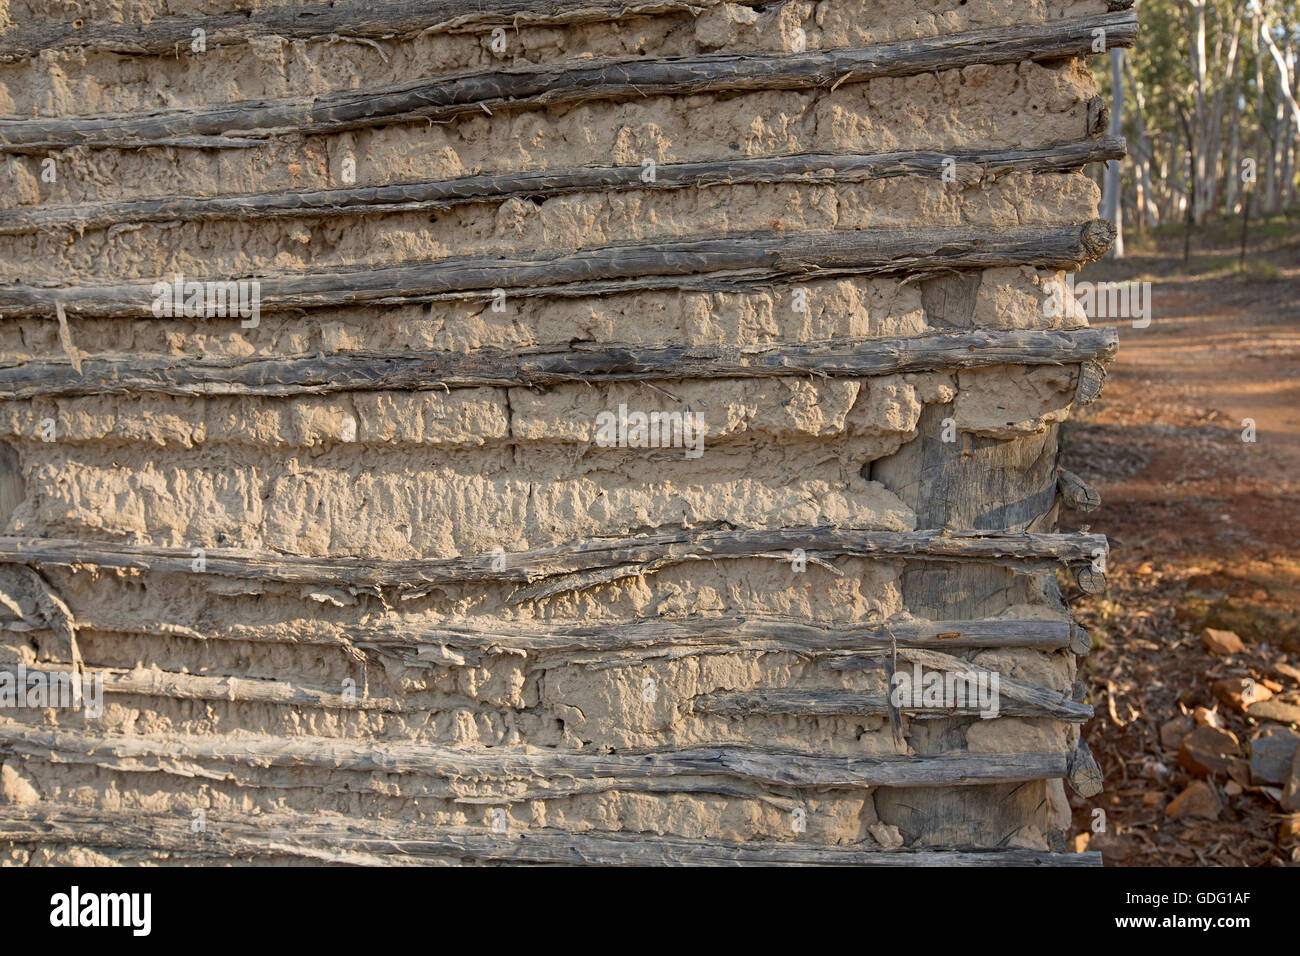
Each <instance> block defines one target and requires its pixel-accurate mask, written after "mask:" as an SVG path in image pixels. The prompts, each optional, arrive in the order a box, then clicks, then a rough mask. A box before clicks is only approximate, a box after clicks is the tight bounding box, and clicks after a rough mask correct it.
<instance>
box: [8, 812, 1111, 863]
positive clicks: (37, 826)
mask: <svg viewBox="0 0 1300 956" xmlns="http://www.w3.org/2000/svg"><path fill="white" fill-rule="evenodd" d="M205 824H206V825H205V828H204V831H203V832H202V833H194V832H193V830H192V828H191V817H190V815H189V813H188V812H185V811H180V810H178V811H177V812H175V813H170V814H168V813H156V812H146V811H141V810H130V809H122V810H100V809H89V808H85V807H73V806H67V805H58V804H40V805H37V806H26V807H18V806H9V807H2V808H0V841H2V842H9V843H15V844H28V845H33V844H34V845H50V844H59V843H67V844H74V845H77V846H83V847H97V848H102V849H148V850H156V851H159V852H164V853H168V854H169V855H170V854H173V853H176V854H183V855H186V856H187V858H188V857H197V858H213V859H248V858H263V859H265V858H290V859H292V858H295V857H298V858H303V859H309V860H315V861H319V862H322V863H333V864H342V865H347V864H353V863H371V864H380V863H382V864H385V865H394V864H400V863H404V862H410V863H420V862H426V861H428V862H471V863H493V862H502V863H556V864H569V865H595V866H613V865H634V866H664V865H691V864H694V865H707V866H743V865H773V864H786V865H818V864H820V865H838V866H892V867H908V866H977V867H981V866H1034V867H1042V866H1046V867H1056V866H1071V867H1073V866H1100V865H1101V854H1100V853H1044V852H1041V851H1035V850H977V849H971V850H955V849H929V850H895V851H881V850H878V849H875V848H874V847H872V846H817V845H810V844H809V843H806V842H805V843H800V842H796V841H790V842H776V841H772V842H766V841H753V840H750V841H746V842H743V843H739V842H732V841H723V840H691V839H685V838H681V837H671V836H656V835H652V834H645V833H617V832H599V831H597V832H587V833H567V832H564V831H560V830H553V829H530V830H524V831H515V832H513V833H506V834H496V833H491V832H489V831H488V830H487V828H486V827H484V828H478V829H475V828H470V827H442V828H439V827H430V826H428V825H423V824H406V823H395V822H392V821H388V820H379V819H358V818H356V817H335V816H333V815H320V814H311V815H308V814H299V813H270V814H261V815H259V816H257V817H256V818H255V819H250V818H249V817H247V816H233V817H232V816H225V815H223V814H216V813H209V814H208V815H207V818H206V821H205Z"/></svg>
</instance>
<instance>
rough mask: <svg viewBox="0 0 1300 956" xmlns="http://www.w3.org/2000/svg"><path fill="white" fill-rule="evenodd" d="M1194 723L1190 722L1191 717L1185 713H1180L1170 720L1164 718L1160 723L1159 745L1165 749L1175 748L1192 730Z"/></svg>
mask: <svg viewBox="0 0 1300 956" xmlns="http://www.w3.org/2000/svg"><path fill="white" fill-rule="evenodd" d="M1195 726H1196V725H1195V724H1194V723H1192V718H1190V717H1188V716H1187V715H1186V714H1180V715H1178V716H1177V717H1175V718H1173V719H1172V720H1166V721H1165V722H1164V723H1163V724H1161V725H1160V746H1161V747H1163V748H1164V749H1165V750H1171V751H1172V750H1177V749H1178V746H1179V745H1180V744H1181V743H1182V742H1183V738H1184V737H1186V736H1187V735H1188V734H1190V733H1191V732H1192V728H1193V727H1195Z"/></svg>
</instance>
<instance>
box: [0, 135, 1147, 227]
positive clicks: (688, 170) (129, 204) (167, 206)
mask: <svg viewBox="0 0 1300 956" xmlns="http://www.w3.org/2000/svg"><path fill="white" fill-rule="evenodd" d="M1125 153H1126V147H1125V143H1124V139H1123V138H1122V137H1118V136H1109V137H1094V138H1089V139H1085V140H1079V141H1076V142H1071V143H1061V144H1058V145H1054V146H1048V147H1044V148H1042V149H1003V150H954V151H953V152H952V153H939V152H934V151H928V152H927V151H919V152H897V153H874V154H873V153H851V154H841V153H806V154H801V155H797V156H776V157H770V158H758V159H732V160H723V161H719V162H703V163H668V164H662V165H659V166H657V167H656V168H655V179H654V181H652V182H648V183H647V182H643V181H642V180H641V175H642V172H643V170H642V169H641V167H640V166H581V167H576V168H571V169H557V170H538V171H524V172H517V173H501V174H489V175H480V176H466V177H463V178H461V179H450V180H439V181H426V182H412V183H396V184H393V185H388V186H355V187H350V188H345V189H316V190H291V191H282V192H272V193H251V194H246V195H238V196H217V197H212V198H204V199H199V198H190V197H183V196H182V197H167V198H160V199H134V200H127V201H115V202H91V203H81V204H75V205H44V206H33V207H17V208H13V209H4V210H0V235H17V234H21V233H29V232H37V231H42V230H48V229H76V230H86V229H103V228H108V227H110V226H115V225H118V224H119V223H131V222H175V221H182V222H212V221H217V220H226V219H238V220H240V221H247V220H262V219H267V220H274V219H285V218H300V217H306V216H340V215H347V216H376V215H383V214H388V213H401V212H428V211H433V210H437V209H444V208H447V207H449V206H456V205H461V204H465V203H483V202H500V201H502V200H505V199H508V198H510V197H525V198H530V199H536V198H550V197H553V196H563V195H568V194H571V193H577V192H587V191H592V190H599V191H601V192H608V191H611V190H628V189H643V190H663V189H686V188H704V187H711V186H720V185H728V186H731V185H740V184H746V183H784V182H798V183H837V182H864V181H868V180H879V179H891V178H895V177H900V176H916V177H925V178H931V177H932V178H938V177H939V176H941V175H942V173H943V172H944V169H945V166H944V164H945V163H946V162H948V161H950V160H955V161H956V167H955V169H954V174H955V176H956V181H957V182H958V183H960V184H962V185H966V186H970V185H973V184H975V183H978V182H979V181H980V180H981V178H982V177H984V176H988V175H999V174H1002V173H1008V172H1034V173H1057V172H1066V171H1069V170H1074V169H1078V168H1080V167H1082V166H1083V165H1085V164H1087V163H1094V162H1104V161H1106V160H1110V159H1119V158H1121V157H1123V156H1124V155H1125Z"/></svg>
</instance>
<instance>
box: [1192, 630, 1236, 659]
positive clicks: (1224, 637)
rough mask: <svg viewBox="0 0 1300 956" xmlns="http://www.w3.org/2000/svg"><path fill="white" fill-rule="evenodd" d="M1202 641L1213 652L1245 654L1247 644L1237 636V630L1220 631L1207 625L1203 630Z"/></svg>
mask: <svg viewBox="0 0 1300 956" xmlns="http://www.w3.org/2000/svg"><path fill="white" fill-rule="evenodd" d="M1201 643H1202V644H1204V645H1205V649H1206V650H1207V651H1209V652H1210V653H1211V654H1243V653H1245V651H1246V645H1245V644H1243V643H1242V641H1241V638H1239V637H1238V636H1237V632H1236V631H1220V630H1218V629H1217V628H1213V627H1207V628H1206V629H1205V630H1203V631H1201Z"/></svg>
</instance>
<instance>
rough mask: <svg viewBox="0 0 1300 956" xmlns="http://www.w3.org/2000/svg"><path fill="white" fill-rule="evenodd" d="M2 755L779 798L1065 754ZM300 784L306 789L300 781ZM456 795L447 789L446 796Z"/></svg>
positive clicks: (66, 741) (5, 744)
mask: <svg viewBox="0 0 1300 956" xmlns="http://www.w3.org/2000/svg"><path fill="white" fill-rule="evenodd" d="M0 753H9V754H13V755H16V756H23V757H35V758H38V759H52V760H55V761H57V762H59V763H72V764H90V765H92V766H100V767H105V768H108V769H123V770H128V771H130V770H137V771H140V772H161V773H166V774H179V775H182V776H186V777H188V776H190V775H191V774H192V773H193V772H194V769H195V768H208V769H211V768H213V767H221V766H231V765H235V766H243V767H255V768H259V769H268V768H290V769H293V770H322V771H339V772H345V773H346V772H350V773H364V774H372V773H385V774H397V775H407V774H409V775H416V776H427V777H432V778H435V779H440V780H444V781H446V782H448V783H450V784H453V785H454V786H455V787H459V788H463V789H466V790H468V791H474V790H475V789H476V787H475V784H477V783H479V782H485V783H495V784H497V785H498V786H503V785H507V784H509V782H510V781H511V780H526V781H536V782H538V783H539V784H541V783H542V782H544V781H553V783H554V786H555V795H557V796H559V795H563V794H564V793H566V792H568V788H567V786H566V784H567V782H568V781H569V780H571V779H573V780H583V779H585V780H593V779H597V778H603V779H604V782H605V784H606V785H608V784H613V789H622V786H621V785H622V784H623V783H624V782H628V783H630V782H631V781H634V780H640V781H654V780H658V779H667V778H672V777H678V776H694V777H713V776H718V777H728V778H736V779H740V780H744V781H749V782H751V783H758V784H762V785H765V786H779V787H844V788H858V787H876V786H881V787H942V786H964V785H967V784H981V783H1019V782H1023V781H1026V780H1048V779H1054V778H1057V777H1063V776H1065V773H1066V764H1067V759H1068V757H1069V755H1068V754H1065V753H1022V754H985V753H980V754H972V753H944V754H937V755H933V756H924V757H922V756H915V755H909V754H873V755H838V756H837V755H829V754H813V753H798V752H793V751H786V750H778V749H766V748H759V747H732V746H717V747H695V748H690V749H683V750H662V751H658V750H657V751H631V750H627V751H620V752H618V753H587V752H584V751H561V750H552V749H534V750H527V751H525V750H522V749H517V748H507V747H473V748H468V747H441V746H436V745H433V744H424V743H421V744H416V743H410V742H393V741H374V740H350V739H344V738H336V737H308V736H262V735H252V734H248V735H244V734H241V735H239V736H222V735H201V734H167V735H164V736H143V735H104V734H97V733H90V732H83V731H73V730H54V729H49V728H45V727H38V726H32V725H28V724H20V723H14V722H12V721H0ZM302 784H303V785H307V783H306V781H305V780H304V781H302ZM448 792H449V793H450V792H451V791H450V790H449V791H448Z"/></svg>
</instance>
